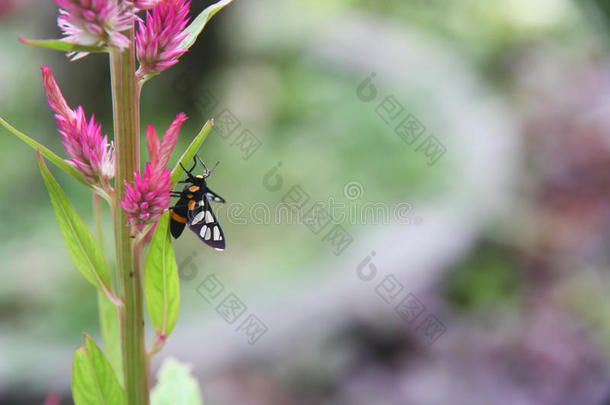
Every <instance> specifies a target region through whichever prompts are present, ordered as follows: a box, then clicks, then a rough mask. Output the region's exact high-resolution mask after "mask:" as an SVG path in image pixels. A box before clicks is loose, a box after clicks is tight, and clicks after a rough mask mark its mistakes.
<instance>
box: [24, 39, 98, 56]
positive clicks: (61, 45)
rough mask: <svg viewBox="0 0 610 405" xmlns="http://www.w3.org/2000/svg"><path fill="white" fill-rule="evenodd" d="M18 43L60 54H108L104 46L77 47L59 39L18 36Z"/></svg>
mask: <svg viewBox="0 0 610 405" xmlns="http://www.w3.org/2000/svg"><path fill="white" fill-rule="evenodd" d="M19 41H20V42H22V43H24V44H26V45H32V46H37V47H39V48H47V49H54V50H56V51H62V52H93V53H100V52H109V49H108V48H107V47H104V46H93V45H78V44H72V43H70V42H66V41H63V40H61V39H26V38H24V37H23V36H20V37H19Z"/></svg>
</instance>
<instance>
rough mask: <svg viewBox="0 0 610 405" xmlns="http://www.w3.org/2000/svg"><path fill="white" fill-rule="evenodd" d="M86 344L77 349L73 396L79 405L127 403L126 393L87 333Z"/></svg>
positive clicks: (73, 374) (73, 369) (74, 365)
mask: <svg viewBox="0 0 610 405" xmlns="http://www.w3.org/2000/svg"><path fill="white" fill-rule="evenodd" d="M85 344H86V346H85V347H80V348H78V349H77V350H76V351H75V352H74V361H73V363H72V396H73V397H74V403H75V404H76V405H97V404H100V405H109V404H112V405H124V404H125V394H124V393H123V390H122V388H121V386H120V385H119V382H118V380H117V378H116V376H115V375H114V372H113V371H112V366H111V365H110V363H109V362H108V360H106V357H104V354H103V353H102V351H101V350H100V349H99V347H97V345H96V344H95V342H94V341H93V339H91V337H89V336H88V335H87V334H85Z"/></svg>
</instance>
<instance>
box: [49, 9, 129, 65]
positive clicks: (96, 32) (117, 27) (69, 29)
mask: <svg viewBox="0 0 610 405" xmlns="http://www.w3.org/2000/svg"><path fill="white" fill-rule="evenodd" d="M54 1H55V3H57V5H58V6H59V7H61V8H60V10H59V17H57V25H58V26H59V28H61V30H62V32H63V33H64V35H66V37H65V40H66V41H68V42H72V43H75V44H79V45H99V46H102V45H110V46H114V47H117V48H121V49H124V48H127V47H128V46H129V40H128V39H127V37H126V36H125V35H123V34H121V31H125V30H127V29H129V28H130V27H131V24H132V23H133V19H134V10H133V6H132V5H131V4H130V3H129V2H126V1H124V2H120V1H118V0H54ZM86 54H87V53H86V52H81V53H79V56H82V55H86Z"/></svg>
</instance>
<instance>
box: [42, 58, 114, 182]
mask: <svg viewBox="0 0 610 405" xmlns="http://www.w3.org/2000/svg"><path fill="white" fill-rule="evenodd" d="M42 77H43V83H44V88H45V92H46V94H47V100H48V102H49V105H50V106H51V108H52V109H53V111H55V119H56V120H57V125H58V127H59V133H60V134H61V137H62V143H63V145H64V146H65V148H66V152H67V154H68V156H69V157H70V159H69V160H66V161H67V162H68V163H69V164H70V165H72V166H73V167H75V168H76V169H77V170H78V171H79V172H80V173H81V174H82V175H83V176H85V178H87V180H89V181H90V182H92V183H94V184H97V185H99V186H101V187H102V188H104V189H106V190H109V189H110V185H109V180H110V179H111V178H113V177H114V149H113V148H112V145H111V144H110V145H109V144H108V137H107V136H106V135H104V136H102V129H101V126H100V125H99V124H98V123H97V122H95V117H94V116H93V115H91V119H90V120H89V122H87V118H86V117H85V111H84V110H83V107H81V106H78V107H77V108H76V110H72V109H71V108H70V107H69V106H68V103H66V100H65V99H64V96H63V95H62V94H61V90H60V89H59V86H58V85H57V82H56V81H55V78H54V77H53V73H52V72H51V69H50V68H49V67H48V66H43V67H42Z"/></svg>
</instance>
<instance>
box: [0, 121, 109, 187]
mask: <svg viewBox="0 0 610 405" xmlns="http://www.w3.org/2000/svg"><path fill="white" fill-rule="evenodd" d="M0 125H2V126H3V127H4V128H6V129H7V130H8V131H9V132H10V133H12V134H13V135H15V136H16V137H17V138H19V139H21V140H22V141H23V142H25V143H26V144H28V145H29V146H30V147H31V148H32V149H34V150H38V151H40V153H41V154H42V155H43V156H44V157H46V158H47V159H49V160H50V161H51V162H53V163H54V164H55V165H56V166H57V167H59V168H60V169H61V170H63V171H64V172H66V173H68V174H69V175H70V176H72V177H74V178H75V179H76V180H78V181H79V182H81V183H83V184H84V185H85V186H87V187H89V188H90V189H92V190H93V191H96V192H99V191H100V190H98V189H96V188H95V187H93V185H92V184H91V183H90V182H89V181H88V180H87V179H86V178H85V177H84V176H83V175H82V174H80V173H79V171H78V170H76V169H75V168H74V167H72V166H70V165H69V164H68V162H66V161H65V160H63V159H62V158H60V157H59V156H57V155H56V154H55V153H53V152H52V151H51V150H50V149H49V148H47V147H46V146H44V145H42V144H40V143H38V142H36V141H35V140H33V139H32V138H30V137H29V136H27V135H26V134H24V133H23V132H20V131H18V130H17V129H16V128H15V127H13V126H12V125H11V124H9V123H8V122H6V121H5V120H4V119H2V118H0Z"/></svg>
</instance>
